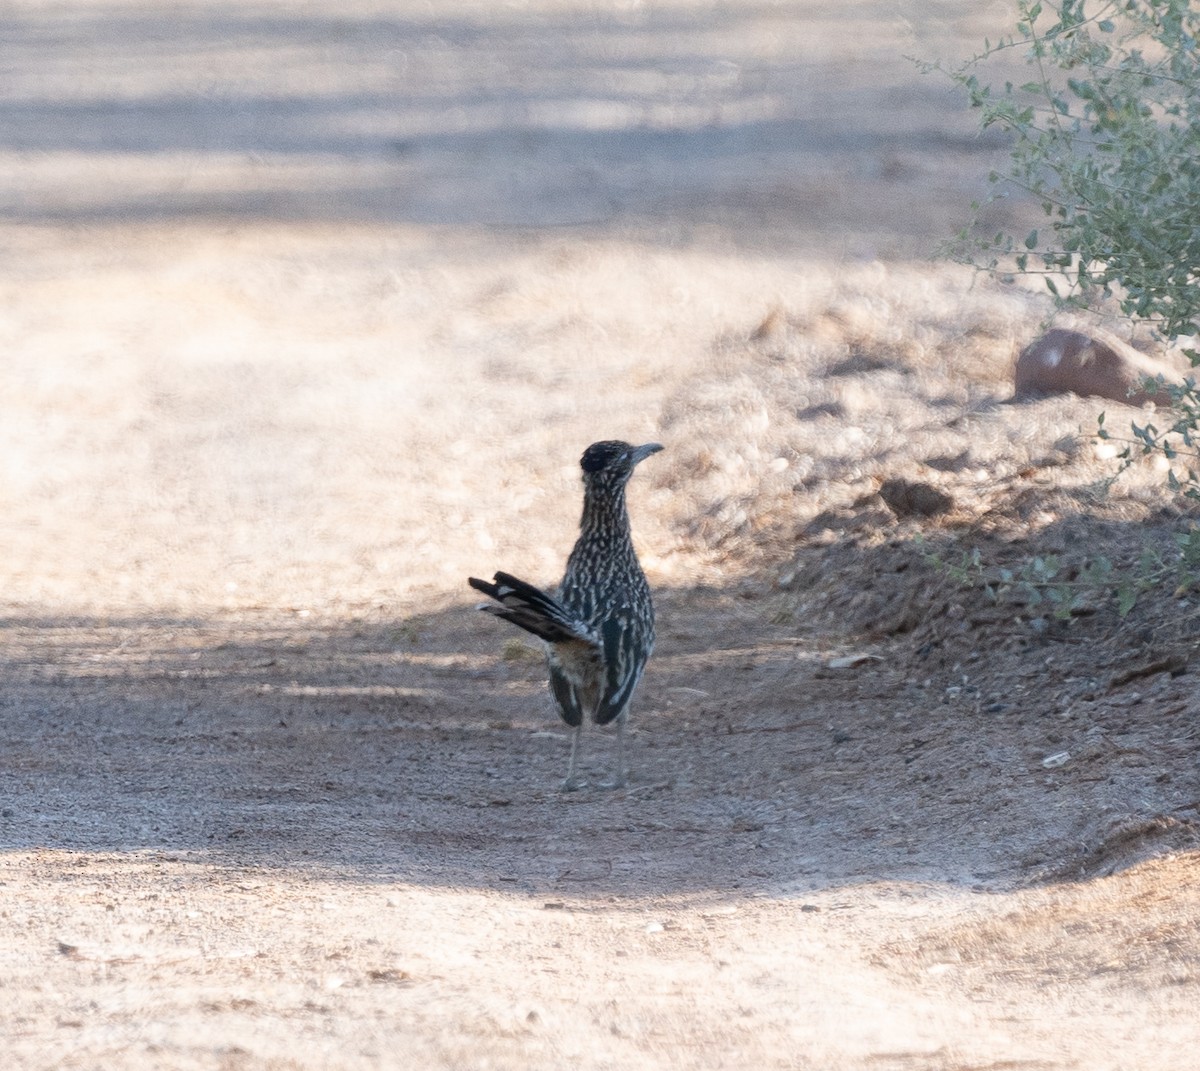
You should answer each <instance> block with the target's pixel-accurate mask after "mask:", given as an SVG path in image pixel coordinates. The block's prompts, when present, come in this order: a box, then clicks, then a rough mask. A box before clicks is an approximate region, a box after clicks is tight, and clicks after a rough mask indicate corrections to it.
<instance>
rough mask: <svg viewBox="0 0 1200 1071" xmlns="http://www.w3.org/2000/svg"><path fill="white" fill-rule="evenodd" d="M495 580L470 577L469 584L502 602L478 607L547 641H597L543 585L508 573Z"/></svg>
mask: <svg viewBox="0 0 1200 1071" xmlns="http://www.w3.org/2000/svg"><path fill="white" fill-rule="evenodd" d="M493 579H494V581H495V583H493V584H489V583H488V582H487V581H486V580H480V579H479V578H478V577H474V576H472V577H468V579H467V583H469V584H470V585H471V587H473V588H474V589H475V590H476V591H479V592H482V593H483V594H484V595H487V596H489V597H490V598H493V599H495V600H496V601H497V602H498V603H499V604H500V605H499V606H489V605H486V604H485V605H483V606H481V607H479V609H481V610H483V611H485V612H486V613H489V614H494V615H495V616H496V617H502V618H504V620H505V621H511V622H512V623H513V624H514V625H516V626H518V627H519V628H523V629H524V630H525V631H526V632H532V633H533V634H534V635H535V636H538V637H540V638H541V639H543V640H545V641H546V642H547V643H567V642H570V641H575V642H576V643H595V642H596V640H595V637H594V636H592V634H591V630H590V629H588V628H587V627H586V626H585V625H582V624H581V623H580V622H578V621H576V620H575V618H573V617H572V616H571V615H570V614H569V613H568V612H567V610H566V609H565V608H564V607H563V605H562V603H560V602H559V601H558V600H557V599H554V598H551V597H550V596H549V595H547V594H546V593H545V592H544V591H542V590H541V589H540V588H535V587H534V586H533V585H532V584H527V583H525V581H524V580H518V579H517V578H516V577H515V576H512V575H510V574H509V573H496V575H495V576H494V577H493Z"/></svg>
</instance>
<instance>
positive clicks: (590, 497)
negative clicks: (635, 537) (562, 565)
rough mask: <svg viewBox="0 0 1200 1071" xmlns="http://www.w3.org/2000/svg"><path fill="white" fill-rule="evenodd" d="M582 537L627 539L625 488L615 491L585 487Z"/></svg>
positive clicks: (627, 523)
mask: <svg viewBox="0 0 1200 1071" xmlns="http://www.w3.org/2000/svg"><path fill="white" fill-rule="evenodd" d="M579 531H580V534H581V535H583V536H591V537H593V538H608V539H622V538H624V539H628V538H629V514H628V513H627V512H626V510H625V488H624V487H621V488H619V489H618V490H616V491H612V490H609V489H607V488H605V489H602V490H601V489H596V488H592V487H587V488H585V489H584V493H583V517H582V518H581V519H580V521H579Z"/></svg>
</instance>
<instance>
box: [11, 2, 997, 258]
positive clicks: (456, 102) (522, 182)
mask: <svg viewBox="0 0 1200 1071" xmlns="http://www.w3.org/2000/svg"><path fill="white" fill-rule="evenodd" d="M909 15H910V17H909V20H908V22H907V23H905V22H901V21H900V19H899V17H898V13H897V11H896V10H895V9H894V5H892V6H889V5H878V7H871V8H869V9H865V10H863V11H862V12H860V13H859V14H858V15H856V16H854V17H853V18H848V17H846V16H837V17H831V16H829V15H827V14H826V13H824V12H822V11H820V10H819V9H817V10H811V11H810V10H808V9H806V8H804V7H801V8H799V9H797V10H781V9H780V8H779V7H778V5H770V4H761V5H759V4H750V5H737V6H736V7H728V8H719V7H711V6H708V7H705V8H704V10H703V12H701V13H697V12H695V11H689V10H687V9H669V8H668V9H653V10H650V9H649V8H647V10H645V11H639V10H637V9H630V11H628V12H625V13H624V14H622V13H621V12H619V11H617V12H609V13H607V14H601V13H598V12H588V13H582V12H574V13H571V14H569V15H568V14H565V13H562V12H557V11H540V12H539V11H521V10H519V9H517V8H514V7H504V6H496V7H494V8H493V9H491V10H489V11H487V12H473V13H472V12H458V13H454V12H453V11H444V12H443V13H440V14H431V13H429V11H427V10H425V9H423V8H417V7H416V6H415V5H414V6H413V9H412V10H411V11H410V10H408V8H406V7H404V6H402V7H401V8H400V9H398V10H397V12H396V13H395V14H392V15H388V16H386V17H383V16H380V15H379V13H378V10H377V9H373V10H371V11H370V12H363V11H358V10H356V9H353V8H352V9H348V10H347V11H346V12H345V13H344V14H340V15H338V16H337V17H332V16H328V15H325V14H324V13H314V12H305V11H287V12H284V11H282V10H280V9H275V8H265V9H258V8H255V7H253V6H247V7H233V6H225V5H214V6H213V7H211V8H209V7H191V8H185V9H183V10H182V11H181V10H179V9H177V8H175V7H170V8H167V7H163V8H161V9H160V8H158V7H156V6H154V5H152V4H147V5H138V6H134V7H132V8H126V7H121V8H119V9H113V8H110V7H107V6H105V5H88V6H87V7H72V6H70V5H67V6H64V7H61V8H59V7H55V8H48V9H44V10H43V9H38V8H30V9H24V10H22V11H21V12H19V13H10V14H9V15H8V16H6V17H4V19H3V20H2V22H0V29H2V31H3V34H4V39H5V42H6V52H5V54H6V68H7V70H6V73H7V75H8V76H9V78H10V80H11V83H12V86H13V91H12V92H10V93H9V94H8V99H7V100H6V101H5V103H4V104H3V106H2V108H0V157H3V158H6V159H8V160H9V161H10V163H11V167H9V168H8V174H9V176H10V177H9V180H8V181H7V182H3V181H0V218H4V219H7V220H9V221H13V222H21V223H62V222H68V223H79V222H85V223H100V222H104V221H113V220H116V221H134V222H136V221H141V220H160V219H166V218H199V219H206V218H212V217H230V218H254V219H261V218H268V219H277V220H289V221H317V222H320V221H342V222H348V221H369V222H378V223H410V224H421V225H429V224H435V225H449V226H501V227H513V226H517V227H525V226H530V227H544V226H564V225H569V226H577V227H584V228H596V227H598V228H600V231H601V233H618V234H625V233H636V234H637V235H638V237H639V238H640V239H643V240H651V241H655V240H658V241H664V242H667V243H671V244H674V243H678V242H680V241H707V240H710V239H711V238H712V237H713V233H712V232H713V231H714V230H715V231H716V232H719V235H720V240H721V241H722V242H723V243H732V244H734V245H739V246H744V247H761V248H771V249H779V250H784V249H792V248H797V247H805V248H807V247H811V246H813V245H817V246H821V247H828V249H829V250H831V251H833V252H835V253H849V254H851V255H867V256H871V255H875V253H876V252H877V251H878V250H879V249H881V248H883V249H887V250H889V251H893V250H894V251H899V250H902V249H907V250H910V251H911V250H912V249H913V248H915V247H917V246H921V247H924V246H927V245H928V244H929V241H930V239H929V236H930V235H935V236H944V235H948V234H952V233H954V231H955V230H956V229H957V226H958V225H961V223H962V222H963V216H964V215H965V213H966V212H967V211H968V210H967V208H966V206H967V205H969V204H970V202H971V201H972V200H973V199H975V198H977V197H978V196H979V195H980V193H981V186H982V184H983V183H984V181H985V176H986V174H987V173H988V171H989V170H990V167H991V166H992V161H991V160H990V157H991V156H995V155H996V154H997V153H1002V152H1003V142H1002V141H1001V140H997V139H996V138H995V137H985V138H982V139H981V138H979V137H978V136H977V134H976V132H975V130H974V123H973V120H972V119H971V117H970V116H969V115H968V114H967V113H966V110H965V108H964V106H963V102H962V101H961V100H960V99H959V98H958V97H957V96H956V94H955V92H954V91H953V89H952V88H951V87H950V86H949V84H948V83H947V82H946V81H945V80H940V79H937V78H933V77H927V76H922V75H921V74H919V72H918V71H917V70H916V68H915V66H914V65H913V64H912V63H911V62H909V61H908V60H907V59H906V58H905V56H906V54H907V53H910V52H915V53H917V54H928V55H930V56H937V55H940V54H942V51H943V50H945V49H951V50H955V49H959V50H962V51H963V52H964V54H965V53H967V52H969V51H970V48H969V47H967V44H968V42H969V43H970V44H974V43H975V41H974V37H973V35H972V32H971V30H970V29H968V30H966V31H962V30H959V31H958V32H959V33H962V34H963V36H962V37H961V38H956V37H954V35H953V28H952V26H953V24H952V23H948V22H946V21H944V20H941V19H940V18H938V17H935V16H930V15H928V14H923V13H921V12H919V11H917V10H916V8H914V11H913V12H911V13H909ZM856 27H857V28H858V29H857V30H856ZM859 30H863V31H866V32H865V33H860V34H859V36H858V37H857V43H856V44H855V45H854V46H853V47H850V46H849V45H848V41H849V40H850V39H851V36H852V35H854V34H856V33H858V31H859ZM2 174H3V172H0V175H2ZM955 213H957V214H955ZM935 240H936V239H935Z"/></svg>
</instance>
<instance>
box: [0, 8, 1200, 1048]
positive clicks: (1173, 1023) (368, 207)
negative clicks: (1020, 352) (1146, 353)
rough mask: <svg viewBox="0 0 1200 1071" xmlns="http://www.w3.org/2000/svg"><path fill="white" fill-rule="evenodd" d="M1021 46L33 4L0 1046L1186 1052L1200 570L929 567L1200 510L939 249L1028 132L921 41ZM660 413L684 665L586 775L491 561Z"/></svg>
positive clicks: (630, 17) (796, 18)
mask: <svg viewBox="0 0 1200 1071" xmlns="http://www.w3.org/2000/svg"><path fill="white" fill-rule="evenodd" d="M1006 18H1007V10H1006V6H1005V5H1003V4H996V5H990V6H989V5H976V4H963V3H950V2H940V3H930V2H922V3H919V4H918V3H911V4H910V3H906V2H901V3H899V4H897V3H894V2H891V3H862V4H854V5H834V4H829V3H826V2H824V0H794V2H785V3H762V4H744V5H742V4H738V5H715V4H710V3H704V2H700V0H669V2H656V3H650V2H645V3H639V2H636V0H620V2H613V3H588V4H567V3H565V2H563V0H529V2H528V3H513V4H499V3H486V4H484V3H470V2H467V0H447V2H440V3H438V4H422V3H417V2H407V0H405V2H399V3H396V2H393V3H389V4H386V5H385V4H372V3H370V2H368V0H351V2H349V3H339V4H336V5H334V4H328V3H322V2H317V0H314V2H312V3H303V4H296V3H286V4H285V3H282V2H280V3H277V4H269V3H253V2H252V3H244V2H237V3H235V2H233V0H213V2H209V3H205V4H202V5H201V4H197V5H195V6H191V5H182V6H181V5H166V4H162V3H161V2H158V3H156V2H155V0H113V2H111V3H93V2H84V0H63V2H50V0H21V2H19V3H14V4H10V5H9V6H8V7H7V8H6V9H5V12H4V13H3V15H0V24H2V27H3V35H4V39H5V48H4V53H3V56H2V57H0V77H2V79H3V83H4V85H5V92H4V98H5V100H4V104H3V105H2V106H0V340H2V342H3V350H4V354H5V356H4V360H3V361H2V362H0V398H2V399H3V401H2V403H0V413H2V419H0V472H2V477H0V659H2V661H3V679H4V687H3V689H0V756H2V757H3V758H2V762H3V774H4V776H3V777H2V778H0V848H2V849H3V851H2V854H0V890H2V892H3V896H2V897H0V918H2V919H3V926H4V931H5V933H6V935H7V936H6V940H5V941H4V942H3V943H0V994H2V999H0V1046H2V1048H3V1057H4V1058H3V1065H4V1067H5V1068H20V1069H33V1068H45V1069H50V1068H54V1069H58V1068H64V1069H65V1068H72V1069H75V1068H95V1069H104V1071H110V1069H122V1068H180V1069H191V1068H195V1069H221V1071H243V1069H244V1071H251V1069H284V1068H313V1069H316V1068H321V1069H325V1068H347V1069H351V1068H375V1067H395V1068H401V1067H402V1068H426V1067H428V1068H501V1069H503V1068H511V1069H527V1068H559V1067H573V1068H584V1069H593V1068H594V1069H600V1068H614V1069H616V1068H621V1069H628V1068H653V1067H671V1068H706V1069H707V1068H755V1069H759V1068H763V1069H766V1068H781V1069H782V1068H787V1069H813V1071H840V1069H870V1071H892V1069H896V1071H899V1069H918V1068H919V1069H926V1068H928V1069H945V1071H966V1069H973V1071H983V1069H1000V1068H1004V1069H1010V1071H1025V1069H1030V1071H1033V1069H1039V1071H1040V1069H1049V1068H1079V1069H1087V1071H1104V1069H1118V1068H1120V1069H1139V1071H1143V1069H1144V1071H1154V1069H1162V1071H1168V1069H1169V1071H1181V1069H1186V1068H1189V1067H1200V1057H1197V1056H1195V1055H1194V1054H1195V1053H1197V1052H1200V1017H1198V1016H1197V1014H1196V1005H1197V996H1198V995H1200V925H1198V923H1200V881H1198V878H1200V766H1198V764H1197V755H1198V752H1200V733H1198V730H1197V700H1196V697H1195V695H1194V686H1193V677H1194V669H1193V667H1191V666H1190V659H1191V656H1192V652H1193V650H1194V646H1195V645H1194V640H1193V635H1194V631H1195V629H1194V620H1195V612H1196V606H1197V598H1196V595H1195V594H1194V592H1193V590H1192V589H1191V588H1190V587H1189V586H1188V585H1187V584H1183V585H1181V586H1180V587H1179V588H1178V590H1174V591H1171V590H1169V588H1170V585H1168V588H1167V589H1164V590H1162V591H1158V592H1154V593H1150V594H1147V595H1145V596H1144V597H1143V598H1142V599H1141V600H1140V601H1139V603H1138V605H1137V607H1136V608H1135V609H1134V610H1133V612H1132V613H1131V614H1130V615H1129V616H1128V617H1127V618H1126V619H1124V620H1121V619H1120V618H1118V616H1117V614H1116V612H1115V608H1114V605H1113V603H1112V601H1111V600H1110V599H1109V598H1107V597H1106V595H1105V594H1104V593H1103V592H1101V593H1098V594H1095V595H1094V596H1090V597H1089V599H1088V600H1085V601H1084V602H1083V603H1082V604H1081V605H1080V606H1078V607H1077V608H1076V612H1074V613H1073V614H1072V615H1070V617H1069V618H1067V619H1066V620H1062V621H1060V620H1057V619H1056V618H1055V617H1054V616H1053V615H1052V614H1050V613H1047V612H1046V609H1045V607H1044V606H1039V605H1036V604H1034V603H1033V602H1031V601H1030V598H1029V596H1028V592H1024V594H1023V593H1022V592H1021V591H1020V590H1015V591H1013V592H1010V593H1007V594H1006V595H1004V596H1003V597H1002V598H1000V600H999V601H998V602H997V601H993V600H991V599H989V598H988V597H987V594H986V592H985V591H984V590H983V588H982V584H981V583H979V582H972V583H968V584H966V585H962V584H960V583H958V581H957V580H956V579H955V577H954V576H953V575H952V574H951V572H950V571H949V570H948V569H947V568H946V567H945V566H939V565H938V564H937V562H936V561H935V560H934V559H935V558H940V559H941V560H942V561H943V562H946V563H950V564H952V565H953V564H956V563H959V562H960V561H961V560H962V556H963V555H964V554H969V553H970V552H971V550H972V549H978V550H979V552H980V560H981V561H982V562H983V563H984V564H985V565H986V566H987V567H988V568H991V569H997V568H1002V567H1011V568H1019V567H1020V564H1021V563H1022V562H1027V561H1031V560H1033V559H1034V558H1035V557H1038V556H1042V557H1043V558H1045V557H1046V556H1055V557H1057V558H1058V559H1059V560H1060V561H1061V562H1062V565H1063V570H1064V573H1063V575H1067V576H1072V575H1076V574H1077V573H1078V571H1079V570H1080V569H1082V568H1083V567H1084V566H1085V564H1086V563H1087V562H1088V561H1094V560H1095V559H1096V558H1097V557H1098V556H1101V555H1103V556H1105V557H1107V558H1109V559H1111V560H1112V561H1114V562H1115V563H1117V564H1118V566H1121V565H1124V566H1132V565H1133V563H1136V561H1137V560H1138V558H1139V555H1140V554H1141V553H1142V550H1143V547H1144V546H1146V545H1147V544H1148V545H1150V546H1151V547H1153V548H1158V549H1160V550H1161V551H1162V552H1163V553H1164V554H1166V555H1168V556H1169V554H1170V552H1171V548H1172V547H1173V546H1174V543H1173V540H1174V539H1175V537H1176V536H1177V535H1179V534H1180V533H1182V532H1185V531H1186V530H1187V528H1188V525H1189V524H1190V519H1189V517H1188V516H1186V515H1185V514H1183V513H1182V512H1181V511H1180V509H1179V508H1178V506H1177V504H1174V503H1172V502H1171V501H1170V500H1169V499H1168V498H1167V497H1166V495H1165V493H1164V491H1163V489H1162V487H1163V478H1164V477H1163V473H1162V472H1161V471H1159V470H1157V469H1155V467H1154V466H1153V465H1152V464H1148V463H1147V464H1141V465H1139V466H1137V467H1135V469H1134V470H1133V471H1132V472H1130V473H1129V474H1128V475H1127V476H1126V478H1125V479H1124V480H1123V481H1122V482H1120V483H1119V484H1117V485H1116V486H1115V487H1114V488H1113V489H1112V490H1111V491H1109V492H1107V493H1106V492H1105V491H1104V487H1103V484H1104V481H1105V478H1106V477H1107V476H1108V475H1109V474H1111V472H1112V471H1113V462H1112V458H1111V456H1106V454H1105V450H1104V448H1103V444H1097V443H1096V442H1094V441H1093V440H1092V438H1091V436H1090V433H1091V431H1092V430H1094V428H1095V426H1096V424H1095V421H1096V416H1097V414H1098V413H1099V412H1100V410H1101V409H1102V408H1105V407H1104V406H1101V405H1100V404H1098V403H1096V402H1094V401H1087V400H1081V399H1073V398H1072V399H1066V398H1059V399H1046V400H1042V401H1036V402H1026V403H1012V402H1011V401H1010V400H1009V396H1010V394H1011V389H1010V382H1011V366H1012V360H1013V355H1014V351H1015V348H1017V347H1019V346H1020V345H1022V344H1023V343H1024V342H1025V341H1026V340H1028V339H1029V338H1030V337H1032V335H1033V334H1035V333H1036V332H1037V330H1038V329H1039V326H1040V324H1041V323H1043V322H1044V320H1045V318H1046V317H1048V316H1049V314H1050V309H1049V307H1048V305H1047V304H1046V303H1045V302H1044V301H1043V299H1042V298H1041V297H1040V296H1039V295H1038V294H1037V292H1036V291H1034V290H1032V289H1026V288H1023V287H1021V286H1001V285H999V284H997V283H994V282H990V281H987V280H984V279H982V278H976V277H974V276H973V275H972V274H971V273H969V272H967V271H966V270H964V269H960V268H957V267H954V266H950V265H947V264H945V263H938V262H935V261H934V260H933V259H932V255H933V252H934V250H935V248H936V246H937V244H938V242H939V241H940V240H942V239H943V238H945V237H947V236H948V235H949V234H951V233H953V231H954V230H955V229H956V227H957V226H959V225H960V224H961V223H962V222H963V220H964V218H965V215H966V212H967V205H968V204H969V202H970V201H971V200H972V199H973V198H977V197H979V196H981V195H982V194H983V193H985V192H986V191H985V189H984V182H985V177H986V173H987V171H988V169H989V168H990V167H992V166H995V165H996V164H997V162H998V161H999V160H1001V159H1002V157H1003V148H1002V143H1001V142H999V141H998V140H996V139H978V138H976V137H974V135H973V134H972V130H973V127H972V118H971V116H970V115H968V114H966V113H965V112H964V111H963V109H962V107H961V104H960V102H958V101H957V100H956V98H955V96H954V94H953V93H952V92H951V91H950V90H949V89H948V88H947V87H946V86H945V85H943V84H941V83H939V82H937V81H936V80H933V79H929V78H926V77H924V76H921V75H920V74H918V73H917V72H916V70H915V69H914V68H913V66H912V65H911V64H910V63H909V62H908V61H907V60H906V59H905V58H904V57H905V55H906V54H915V55H923V56H939V55H941V56H961V55H965V54H966V53H968V52H970V51H971V50H972V49H973V48H974V47H976V46H977V44H978V43H979V42H981V41H982V39H983V38H984V37H985V36H991V37H993V38H994V37H996V36H997V35H998V34H999V33H1000V32H1002V31H1003V29H1004V28H1005V20H1006ZM989 211H990V212H991V214H992V216H993V218H997V217H998V215H999V211H1000V210H998V209H991V210H989ZM1027 211H1028V206H1024V205H1021V204H1020V203H1013V204H1010V205H1006V206H1004V208H1003V212H1005V213H1010V214H1014V215H1016V216H1020V215H1021V213H1024V212H1027ZM1107 411H1108V422H1109V426H1110V427H1116V428H1123V427H1127V426H1128V423H1129V420H1130V419H1133V418H1137V419H1143V418H1145V417H1146V414H1142V413H1139V412H1138V411H1135V410H1133V409H1129V408H1127V407H1123V406H1121V405H1118V404H1113V403H1108V404H1107ZM617 436H619V437H623V438H628V439H631V440H635V441H645V440H648V439H656V440H658V441H661V442H663V443H664V444H665V446H666V450H665V451H664V452H663V453H662V454H659V455H657V456H656V457H654V458H652V459H650V460H649V461H647V462H646V464H645V465H644V466H642V468H641V469H640V470H639V472H638V474H637V476H636V478H635V480H634V482H633V484H632V486H631V492H630V509H631V513H632V516H633V520H634V527H635V537H636V541H637V544H638V547H639V551H640V553H641V556H642V560H643V563H644V564H645V567H646V571H647V574H648V576H649V577H650V580H651V583H652V585H653V588H654V591H655V596H656V602H657V606H658V616H659V641H658V649H657V651H656V653H655V656H654V659H653V660H652V662H651V664H650V667H649V669H648V671H647V675H646V678H645V680H644V682H643V685H642V688H641V690H640V692H639V695H638V698H637V700H636V705H635V710H634V713H633V719H632V727H633V732H632V736H631V748H630V750H631V760H632V767H633V773H632V779H631V783H630V785H629V786H628V787H627V788H626V789H624V790H619V791H602V790H600V789H599V788H588V789H585V790H583V791H581V792H577V793H572V794H563V793H561V792H560V791H559V788H558V786H559V784H560V782H561V779H562V776H563V773H564V772H565V767H566V760H567V749H568V740H567V736H566V733H565V732H564V729H563V727H562V726H561V725H560V724H559V723H558V722H557V721H556V720H555V717H554V715H553V713H552V712H551V709H550V706H549V700H548V697H547V695H546V690H545V677H544V671H543V668H542V664H541V661H540V658H541V656H540V654H539V652H538V651H536V650H534V649H533V647H532V646H531V645H529V644H526V643H524V642H523V641H522V639H521V637H520V636H518V635H516V634H515V633H513V632H512V631H511V630H506V629H505V628H504V627H503V626H502V624H501V623H498V622H496V621H493V620H491V619H488V618H486V617H484V616H483V615H480V614H477V613H475V612H474V611H473V609H472V607H473V605H474V602H475V600H474V599H473V597H472V593H471V592H470V591H469V590H468V589H467V587H466V585H465V578H466V577H467V576H468V575H469V574H475V575H490V573H491V571H493V570H494V569H497V568H504V569H508V570H510V571H512V572H515V573H518V574H520V575H523V576H526V577H527V578H529V579H530V580H533V581H536V582H540V583H546V584H552V583H554V582H555V581H556V579H557V577H558V575H559V573H560V571H561V568H562V564H563V561H564V558H565V555H566V553H567V551H568V550H569V548H570V545H571V543H572V541H573V538H574V528H575V524H576V521H577V518H578V510H579V487H578V476H579V473H578V465H577V459H578V456H579V454H580V453H581V451H582V449H583V447H584V446H586V445H587V443H589V442H590V441H592V440H595V439H599V438H609V437H617ZM897 480H899V481H908V482H909V486H910V487H911V485H912V484H926V485H928V486H929V487H931V488H933V489H936V490H937V491H940V492H941V494H942V495H944V496H945V497H944V498H943V499H941V500H940V505H939V506H938V508H937V509H936V510H924V509H923V508H922V505H921V502H922V500H921V498H920V496H919V495H916V496H914V494H913V493H912V492H911V491H910V492H908V493H900V494H897V493H896V491H895V488H896V486H897V485H896V484H895V483H892V484H888V483H887V481H897ZM900 486H901V487H903V485H900ZM889 488H891V490H889ZM926 498H928V492H926ZM928 513H932V514H933V515H927V514H928ZM585 748H586V750H585V753H584V760H585V766H586V767H587V768H588V770H589V772H590V773H594V774H595V775H596V776H595V779H596V780H597V781H599V780H601V779H602V777H603V774H604V772H605V771H606V770H607V769H608V768H609V766H610V764H611V762H612V759H613V741H612V737H611V735H610V734H608V733H592V734H590V735H589V736H587V737H586V738H585Z"/></svg>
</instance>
